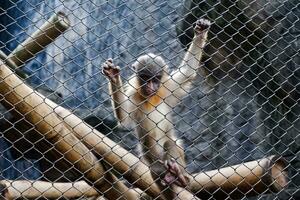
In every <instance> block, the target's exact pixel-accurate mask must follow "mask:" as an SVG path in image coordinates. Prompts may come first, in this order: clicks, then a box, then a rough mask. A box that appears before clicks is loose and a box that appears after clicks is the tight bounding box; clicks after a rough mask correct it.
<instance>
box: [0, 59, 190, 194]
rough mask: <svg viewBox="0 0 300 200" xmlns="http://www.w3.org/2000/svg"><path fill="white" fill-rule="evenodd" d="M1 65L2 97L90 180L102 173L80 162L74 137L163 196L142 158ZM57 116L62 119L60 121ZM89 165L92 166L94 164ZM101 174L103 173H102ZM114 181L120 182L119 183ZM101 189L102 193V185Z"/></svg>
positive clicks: (131, 179) (144, 187)
mask: <svg viewBox="0 0 300 200" xmlns="http://www.w3.org/2000/svg"><path fill="white" fill-rule="evenodd" d="M0 64H1V67H0V94H2V95H3V98H4V99H5V100H6V101H7V102H9V104H11V105H13V109H15V110H17V111H18V112H19V113H21V114H23V115H24V117H25V118H26V120H27V121H29V122H30V123H32V124H34V125H35V126H36V129H37V130H38V131H39V132H40V133H41V134H43V135H45V137H46V138H47V139H48V140H49V141H50V142H52V143H53V144H55V147H56V148H57V149H58V150H59V151H60V152H62V153H64V154H66V155H65V156H66V157H67V158H68V159H70V160H71V161H72V163H74V164H75V166H77V167H78V169H80V171H82V172H83V173H84V174H85V177H86V178H87V179H88V180H90V181H92V182H93V183H95V182H96V183H97V182H99V180H101V178H102V176H101V175H99V174H101V173H96V172H95V171H94V170H95V169H93V168H92V170H90V171H89V170H88V169H91V168H90V167H89V166H88V165H85V164H84V163H83V162H78V161H80V160H84V159H80V158H81V155H80V154H78V153H77V152H76V147H77V145H78V146H80V144H81V142H79V141H78V143H74V141H75V139H74V138H73V134H74V135H75V136H76V137H77V138H78V139H79V140H80V141H82V142H84V143H85V144H86V145H87V146H88V147H89V148H90V149H93V150H94V151H96V152H97V153H98V154H99V155H101V156H102V157H103V158H104V160H105V161H106V162H107V163H108V164H110V165H111V166H112V167H113V168H114V169H116V170H117V171H118V172H119V173H120V174H122V175H123V176H124V177H125V178H126V179H127V180H128V181H129V182H130V183H133V184H134V185H136V186H137V187H138V188H140V189H141V190H142V191H144V192H146V193H147V194H149V195H150V196H152V197H160V190H159V188H158V186H157V185H156V184H154V181H153V179H152V176H151V174H150V170H149V168H148V166H147V165H145V164H144V163H142V162H140V160H139V158H137V157H136V156H134V155H133V154H131V153H129V152H128V151H126V150H125V149H124V148H122V147H121V146H120V145H117V144H116V143H115V142H113V141H112V140H110V139H109V138H107V137H106V136H104V135H103V134H101V133H100V132H99V131H97V130H95V129H93V128H91V127H90V126H89V125H87V124H86V123H85V122H83V121H82V120H81V119H80V118H78V117H77V116H75V115H74V114H72V113H71V112H70V111H68V110H67V109H65V108H63V107H61V106H58V105H57V104H56V103H54V102H53V101H51V100H49V99H47V98H46V97H44V96H43V95H41V94H39V93H38V92H36V91H34V90H32V89H31V88H30V87H28V86H27V85H26V84H25V83H23V82H22V81H21V80H20V79H19V78H18V77H17V76H16V75H14V74H13V73H12V71H11V70H10V69H9V68H8V67H7V66H6V65H5V64H4V63H3V62H2V63H0ZM56 114H57V115H58V116H60V119H59V118H58V117H57V115H56ZM61 119H63V121H64V123H65V124H67V125H68V126H69V127H70V128H68V129H67V130H66V125H65V124H62V123H61V122H62V120H61ZM71 131H72V132H71ZM72 133H73V134H72ZM68 138H70V139H68ZM69 142H70V143H69ZM72 143H73V144H72ZM71 147H73V148H74V149H73V150H72V151H75V152H74V155H76V156H73V154H72V153H69V152H68V151H71V150H70V148H71ZM82 148H83V147H82ZM87 155H90V154H87ZM89 160H91V159H89ZM75 161H77V162H75ZM90 162H91V163H93V162H92V161H90ZM94 164H95V163H94ZM99 171H100V172H101V170H99ZM102 173H103V171H102ZM105 175H107V174H105ZM112 179H114V178H112ZM111 182H112V183H118V182H116V181H111ZM100 185H101V184H100ZM96 187H97V186H96ZM119 187H121V185H119ZM114 188H115V187H114ZM121 188H122V190H121V192H123V193H124V194H126V195H128V196H130V197H131V198H130V199H133V198H134V196H135V197H136V195H137V194H133V193H132V191H131V190H128V189H127V188H126V187H121ZM98 189H99V190H103V188H101V187H100V186H99V187H98ZM178 189H180V194H179V195H180V196H181V197H182V199H196V197H194V195H193V194H191V193H190V192H189V191H187V190H184V189H182V188H178ZM105 197H106V196H105ZM107 198H109V197H107ZM110 198H111V196H110Z"/></svg>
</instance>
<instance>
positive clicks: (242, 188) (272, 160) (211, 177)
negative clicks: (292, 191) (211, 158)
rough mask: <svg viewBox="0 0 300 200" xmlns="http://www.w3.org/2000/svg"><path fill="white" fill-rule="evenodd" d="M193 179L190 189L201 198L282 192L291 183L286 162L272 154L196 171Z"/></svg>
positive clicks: (240, 196) (223, 197) (238, 196)
mask: <svg viewBox="0 0 300 200" xmlns="http://www.w3.org/2000/svg"><path fill="white" fill-rule="evenodd" d="M191 180H192V182H191V190H192V191H193V192H195V193H196V194H197V196H199V197H201V198H202V199H211V198H213V199H225V197H226V198H229V197H230V198H231V199H240V198H242V197H244V196H256V195H258V194H263V193H268V192H279V191H281V190H282V189H283V188H284V187H285V186H286V185H287V183H288V179H287V163H286V162H285V161H284V159H283V158H280V157H278V156H270V157H267V158H263V159H260V160H255V161H251V162H247V163H243V164H239V165H234V166H230V167H225V168H221V169H217V170H213V171H208V172H202V173H199V174H195V175H194V176H193V178H191Z"/></svg>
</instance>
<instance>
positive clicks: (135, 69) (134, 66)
mask: <svg viewBox="0 0 300 200" xmlns="http://www.w3.org/2000/svg"><path fill="white" fill-rule="evenodd" d="M136 65H137V64H136V63H133V64H132V65H131V69H132V70H133V71H134V72H137V66H136Z"/></svg>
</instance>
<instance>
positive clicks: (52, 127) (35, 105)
mask: <svg viewBox="0 0 300 200" xmlns="http://www.w3.org/2000/svg"><path fill="white" fill-rule="evenodd" d="M0 94H1V95H2V98H1V99H2V100H3V101H6V102H7V103H6V104H3V105H4V106H5V105H9V106H8V107H9V109H11V108H13V109H14V110H16V111H18V112H19V113H20V114H22V115H23V116H24V118H25V119H26V120H27V121H28V122H30V123H31V124H33V125H34V126H35V128H36V130H37V131H39V132H40V133H41V134H42V135H44V136H45V138H46V139H47V140H48V141H49V142H51V143H52V144H53V145H54V146H55V148H56V149H57V150H58V151H60V152H61V153H62V154H63V155H64V157H65V158H66V159H67V160H68V161H69V162H70V163H72V164H73V165H74V166H75V167H76V168H77V169H78V170H79V171H81V172H82V174H83V175H84V177H85V179H86V180H87V181H88V182H90V183H92V184H94V186H95V187H96V188H97V189H98V190H99V191H101V192H103V194H104V195H105V197H107V198H108V199H118V198H124V199H137V198H138V196H139V194H138V193H137V192H136V191H134V190H130V189H128V187H126V186H125V185H124V184H123V183H122V182H120V181H118V180H117V179H116V177H114V176H113V175H112V174H111V173H108V172H105V170H104V169H103V166H102V165H101V164H100V163H99V161H98V160H97V158H96V157H95V156H94V155H93V154H92V153H91V152H90V151H89V149H87V147H86V146H85V145H83V144H82V142H81V141H79V140H78V138H76V137H75V136H74V134H73V133H72V132H71V131H70V130H69V129H68V128H67V127H66V126H65V124H64V123H63V121H61V120H60V119H59V117H58V116H57V115H56V114H55V113H54V111H53V108H51V107H50V106H49V105H48V104H47V103H45V101H46V98H45V97H44V96H42V95H41V94H39V93H37V92H35V91H34V90H33V89H31V88H30V87H28V86H27V85H26V84H24V83H23V82H22V81H21V80H20V79H19V78H18V77H17V76H16V75H15V74H14V73H13V72H12V71H11V70H10V69H9V68H8V67H7V66H6V65H5V64H4V63H3V61H0Z"/></svg>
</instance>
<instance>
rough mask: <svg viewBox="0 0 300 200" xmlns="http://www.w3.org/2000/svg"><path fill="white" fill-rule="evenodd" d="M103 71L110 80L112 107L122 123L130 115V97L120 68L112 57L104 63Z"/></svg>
mask: <svg viewBox="0 0 300 200" xmlns="http://www.w3.org/2000/svg"><path fill="white" fill-rule="evenodd" d="M102 72H103V74H104V75H105V76H106V77H107V78H108V80H109V83H108V84H109V94H110V95H111V102H112V107H113V110H114V114H115V117H116V118H117V119H118V121H119V122H120V123H121V124H124V122H125V121H126V119H127V118H128V117H129V112H128V110H127V108H128V105H127V104H128V97H127V96H126V94H125V91H124V88H123V83H122V79H121V76H120V68H119V67H118V66H115V65H114V64H113V60H112V59H108V60H107V61H106V62H105V63H104V64H103V65H102Z"/></svg>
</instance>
